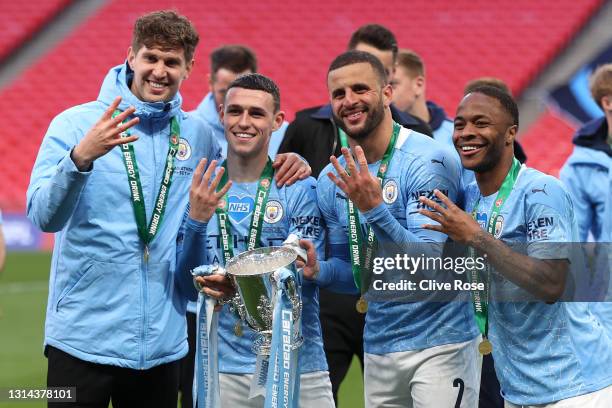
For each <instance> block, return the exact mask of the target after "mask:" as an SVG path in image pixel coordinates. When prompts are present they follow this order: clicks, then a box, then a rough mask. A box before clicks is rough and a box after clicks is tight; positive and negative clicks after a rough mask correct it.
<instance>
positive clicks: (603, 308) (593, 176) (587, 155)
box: [559, 117, 612, 338]
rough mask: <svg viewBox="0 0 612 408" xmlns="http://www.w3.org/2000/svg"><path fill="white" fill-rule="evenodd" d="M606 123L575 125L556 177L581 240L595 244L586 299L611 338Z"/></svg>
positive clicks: (610, 180)
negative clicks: (569, 148) (565, 191)
mask: <svg viewBox="0 0 612 408" xmlns="http://www.w3.org/2000/svg"><path fill="white" fill-rule="evenodd" d="M607 136H608V124H607V121H606V118H605V117H601V118H597V119H594V120H592V121H590V122H589V123H587V124H585V125H584V126H583V127H582V128H580V129H578V131H577V132H576V134H575V135H574V140H573V142H574V145H575V146H574V151H573V152H572V154H571V155H570V157H569V158H568V159H567V161H566V162H565V164H564V165H563V168H562V169H561V172H560V175H559V177H560V178H561V181H563V183H564V184H565V185H566V186H567V189H568V191H569V193H570V195H571V197H572V201H573V203H574V207H575V210H576V220H577V222H578V232H579V238H580V239H579V240H580V242H586V241H587V239H588V237H589V233H591V234H592V236H593V238H594V240H595V242H598V243H599V244H598V246H597V248H596V252H595V262H594V264H593V265H594V267H593V270H592V272H591V275H590V276H589V279H588V284H589V288H590V291H589V292H590V293H589V298H590V299H588V300H602V299H603V300H606V301H605V302H601V301H599V302H593V303H592V304H591V309H592V310H593V312H594V313H595V314H596V315H597V316H598V317H599V319H600V321H601V322H602V324H603V326H604V327H605V328H606V330H607V332H608V335H609V336H610V337H611V338H612V303H610V302H611V301H612V276H611V275H612V251H611V250H610V246H611V245H612V244H611V243H612V150H611V149H612V146H610V145H608V144H607V143H606V138H607Z"/></svg>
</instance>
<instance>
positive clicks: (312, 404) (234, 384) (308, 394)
mask: <svg viewBox="0 0 612 408" xmlns="http://www.w3.org/2000/svg"><path fill="white" fill-rule="evenodd" d="M252 378H253V374H223V373H220V374H219V385H220V388H221V408H236V407H241V408H242V407H244V408H262V407H263V406H264V398H263V397H262V396H261V395H260V396H257V397H254V398H251V399H249V390H250V388H251V379H252ZM335 406H336V404H334V396H333V394H332V387H331V382H330V381H329V372H328V371H315V372H312V373H305V374H302V375H301V377H300V408H335Z"/></svg>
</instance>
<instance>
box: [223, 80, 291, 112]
mask: <svg viewBox="0 0 612 408" xmlns="http://www.w3.org/2000/svg"><path fill="white" fill-rule="evenodd" d="M232 88H243V89H252V90H255V91H264V92H267V93H269V94H270V95H272V99H273V100H274V112H275V113H276V112H278V111H279V110H280V91H279V89H278V86H277V85H276V84H275V83H274V81H272V80H271V79H270V78H268V77H267V76H265V75H261V74H257V73H252V74H244V75H240V76H239V77H238V78H236V79H235V80H234V81H232V83H231V84H229V86H228V87H227V93H229V90H230V89H232ZM227 93H226V94H225V95H227Z"/></svg>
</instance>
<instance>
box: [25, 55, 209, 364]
mask: <svg viewBox="0 0 612 408" xmlns="http://www.w3.org/2000/svg"><path fill="white" fill-rule="evenodd" d="M132 76H133V72H132V71H131V70H130V69H129V67H128V66H127V64H123V65H119V66H117V67H114V68H112V69H111V70H110V72H109V73H108V74H107V76H106V78H105V79H104V83H103V84H102V88H101V90H100V95H99V96H98V100H97V101H95V102H90V103H86V104H84V105H79V106H76V107H73V108H70V109H68V110H66V111H64V112H62V113H61V114H59V115H58V116H57V117H55V119H53V121H52V122H51V125H50V126H49V129H48V131H47V134H46V135H45V137H44V140H43V142H42V145H41V147H40V151H39V153H38V157H37V159H36V163H35V165H34V169H33V171H32V178H31V180H30V186H29V188H28V192H27V214H28V217H29V218H30V220H32V222H33V223H34V224H36V225H37V226H38V227H39V228H40V229H41V230H43V231H45V232H54V233H55V246H54V250H53V259H52V263H51V275H50V278H49V299H48V303H47V317H46V322H45V340H44V344H45V345H50V346H53V347H56V348H58V349H60V350H63V351H64V352H66V353H68V354H71V355H72V356H75V357H77V358H79V359H82V360H85V361H90V362H93V363H99V364H108V365H114V366H120V367H128V368H133V369H148V368H151V367H153V366H157V365H160V364H164V363H168V362H171V361H175V360H178V359H180V358H181V357H183V356H184V355H185V354H186V353H187V349H188V346H187V340H186V339H187V331H186V324H185V305H186V298H185V294H184V293H183V292H182V291H179V290H178V286H177V284H176V281H175V265H176V241H177V233H178V231H179V227H180V225H181V221H182V220H183V214H184V211H185V209H186V206H187V202H188V197H189V187H190V184H191V176H192V173H193V171H194V169H195V167H196V165H197V163H198V161H199V160H200V159H201V158H202V157H207V158H209V160H210V159H213V158H217V157H218V156H219V154H220V149H219V146H218V145H217V143H216V141H215V140H214V139H213V137H212V135H211V132H210V130H209V129H208V127H207V126H205V125H204V123H202V122H201V121H200V120H199V119H195V118H194V117H192V116H191V115H188V114H186V113H185V112H183V111H182V110H181V102H182V98H181V96H180V94H178V93H177V95H176V96H175V97H174V99H172V100H171V101H170V102H167V103H164V102H157V103H145V102H143V101H141V100H139V99H138V98H137V97H136V96H134V95H133V94H132V93H131V91H130V90H129V86H128V83H130V82H131V78H132ZM117 96H121V97H122V98H123V99H122V101H121V105H120V107H119V108H120V109H121V110H125V109H127V108H128V106H130V105H133V106H135V107H136V113H135V116H138V117H139V118H140V122H139V123H138V124H137V125H136V126H135V127H133V128H132V129H131V130H132V132H133V134H136V135H138V136H140V138H139V139H138V140H137V141H136V142H134V143H133V145H134V150H135V152H136V159H137V164H138V169H139V171H140V179H141V182H142V190H143V196H144V202H145V208H146V214H147V220H149V219H150V217H151V213H152V208H153V206H154V201H155V199H156V197H157V193H158V191H159V188H160V183H161V179H162V173H163V171H164V166H165V162H166V155H167V152H168V147H169V146H168V138H169V134H170V130H169V129H170V128H169V124H170V118H171V117H172V116H176V117H177V118H178V120H179V124H180V129H181V134H180V137H181V139H180V145H179V152H178V153H177V155H176V160H175V171H174V176H173V178H172V184H171V186H170V191H169V193H168V194H169V195H168V201H167V206H166V211H165V214H164V217H163V221H162V224H161V227H160V228H159V230H158V233H157V235H156V236H155V238H154V239H153V242H152V244H150V258H149V262H148V263H145V262H144V259H143V256H142V254H143V243H142V241H141V240H140V238H139V237H138V233H137V227H136V221H135V218H134V211H133V208H132V201H131V196H130V188H129V184H128V179H127V174H126V170H125V167H124V163H123V160H122V157H121V151H120V149H119V148H114V149H112V150H111V151H110V152H109V153H107V154H106V155H104V156H102V157H100V158H99V159H97V160H96V161H95V162H94V164H93V169H92V170H91V171H88V172H79V171H78V170H77V168H76V167H75V165H74V163H73V161H72V160H71V159H70V151H71V149H72V148H73V147H74V146H75V145H77V143H79V141H80V140H81V139H82V138H83V137H84V136H85V134H86V133H87V132H88V130H89V129H90V128H91V127H92V126H93V124H94V123H96V122H97V121H98V120H99V119H100V117H101V116H102V114H103V112H104V111H105V110H106V109H107V108H108V106H109V105H110V103H111V102H112V101H113V100H114V99H115V97H117Z"/></svg>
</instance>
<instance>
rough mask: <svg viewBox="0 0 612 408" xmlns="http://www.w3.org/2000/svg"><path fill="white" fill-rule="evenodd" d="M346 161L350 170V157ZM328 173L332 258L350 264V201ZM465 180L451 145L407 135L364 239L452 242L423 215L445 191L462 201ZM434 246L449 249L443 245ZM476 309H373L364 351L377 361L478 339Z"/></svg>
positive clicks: (398, 305)
mask: <svg viewBox="0 0 612 408" xmlns="http://www.w3.org/2000/svg"><path fill="white" fill-rule="evenodd" d="M339 161H340V163H341V165H343V166H344V165H345V160H344V157H340V158H339ZM379 166H380V162H376V163H372V164H370V165H369V166H368V167H369V170H370V173H372V174H377V172H378V168H379ZM328 172H333V173H334V174H335V173H336V172H335V170H334V168H333V166H331V165H328V166H327V167H326V168H325V169H324V170H323V171H322V172H321V175H320V176H319V180H318V184H317V197H318V201H319V207H320V209H321V214H322V215H323V217H324V219H325V223H326V225H327V231H328V236H327V238H328V243H329V246H330V249H331V257H332V258H341V259H344V260H349V259H350V257H349V254H348V227H347V224H348V219H347V202H346V196H345V194H344V193H343V192H342V190H340V189H339V188H337V187H336V185H335V184H334V183H333V182H332V181H331V180H330V179H329V177H328V176H327V173H328ZM460 174H461V167H460V164H459V162H458V160H457V155H456V153H454V152H453V151H452V150H451V149H449V148H448V146H445V145H443V144H441V143H438V142H436V141H435V140H433V139H432V138H430V137H428V136H425V135H423V134H421V133H417V132H414V131H411V130H408V129H405V128H402V129H401V131H400V134H399V136H398V139H397V142H396V145H395V152H394V155H393V157H392V160H391V162H390V164H389V166H388V169H387V171H386V175H385V179H384V183H383V186H382V190H383V201H384V202H383V203H382V204H381V205H379V206H378V207H376V208H374V209H372V210H370V211H367V212H365V213H360V214H359V219H360V221H361V223H362V232H363V231H365V224H366V223H368V224H369V225H371V226H372V228H373V230H374V233H375V234H376V237H377V239H378V240H379V242H381V241H387V242H394V243H398V244H400V245H402V244H408V243H415V242H420V243H441V242H445V241H446V239H447V236H446V235H444V234H442V233H439V232H436V231H431V230H426V229H424V228H423V227H422V225H423V224H429V223H430V220H429V219H428V218H426V217H425V216H423V215H421V214H419V213H418V210H419V209H420V208H422V204H421V203H420V202H419V197H421V196H427V197H430V198H435V197H434V195H433V190H434V189H438V190H440V191H442V192H443V193H444V194H446V195H447V196H448V197H450V198H451V200H456V198H457V195H458V190H459V186H460ZM434 246H435V247H439V248H440V250H441V245H432V247H434ZM438 255H440V254H438ZM345 266H347V267H345V268H343V270H342V271H336V273H341V274H351V269H350V264H349V263H348V262H345ZM322 269H323V268H322ZM470 307H471V306H470V304H469V303H467V302H446V303H442V302H437V303H433V302H393V301H381V302H378V301H377V302H370V304H369V308H368V312H367V315H366V325H365V331H364V349H365V351H366V352H367V353H370V354H387V353H394V352H398V351H409V350H417V349H423V348H429V347H434V346H439V345H442V344H451V343H460V342H464V341H468V340H471V339H473V338H474V337H476V336H477V334H478V332H477V329H476V325H475V323H474V319H473V317H472V314H471V310H470Z"/></svg>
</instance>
